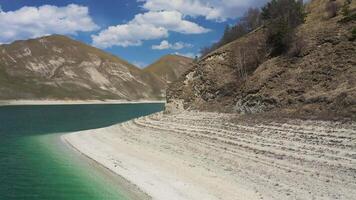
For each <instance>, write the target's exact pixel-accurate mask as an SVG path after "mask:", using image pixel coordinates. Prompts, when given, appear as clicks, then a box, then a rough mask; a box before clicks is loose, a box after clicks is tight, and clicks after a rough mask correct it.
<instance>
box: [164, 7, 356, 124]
mask: <svg viewBox="0 0 356 200" xmlns="http://www.w3.org/2000/svg"><path fill="white" fill-rule="evenodd" d="M326 2H327V1H326V0H314V1H311V2H310V4H309V5H308V11H309V12H308V17H307V19H306V22H305V24H303V25H301V26H300V27H298V29H297V35H298V36H299V38H301V39H300V40H302V41H301V43H302V44H303V45H302V49H301V50H300V52H298V53H297V54H293V55H282V56H279V57H274V58H271V57H269V56H268V54H267V53H266V52H267V51H266V47H265V46H264V33H263V32H264V30H263V28H261V29H259V30H256V31H254V32H252V33H250V34H248V35H247V36H245V37H243V38H240V39H238V40H236V41H234V42H232V43H230V44H228V45H226V46H224V47H222V48H220V49H218V50H217V51H215V52H213V53H211V54H209V55H207V56H206V57H204V58H202V59H201V60H200V61H199V62H198V63H197V64H196V65H195V66H194V68H193V69H192V70H190V71H189V72H187V73H186V74H185V75H184V76H183V77H181V79H180V80H179V81H178V82H176V83H175V84H172V85H171V86H170V88H169V90H168V91H167V102H168V104H169V105H168V106H167V111H169V109H171V108H172V107H177V105H176V103H177V102H180V104H179V105H180V106H181V107H183V108H184V109H185V110H207V111H223V112H238V113H260V112H266V111H273V110H278V111H279V112H280V113H281V112H283V113H286V114H291V115H293V116H302V115H303V116H319V117H331V116H335V117H351V118H356V41H355V40H351V30H352V28H353V27H355V26H356V21H352V20H349V21H347V22H342V21H343V20H342V19H343V18H344V16H342V15H341V14H339V15H337V16H336V17H334V18H331V19H330V18H326V17H325V16H326V14H325V12H324V8H325V4H326ZM339 3H340V4H341V3H343V1H340V2H339ZM355 8H356V2H355V1H353V2H352V5H351V10H352V12H355Z"/></svg>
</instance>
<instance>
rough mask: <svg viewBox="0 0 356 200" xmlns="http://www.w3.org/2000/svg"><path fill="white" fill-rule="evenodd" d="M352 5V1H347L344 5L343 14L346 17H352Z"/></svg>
mask: <svg viewBox="0 0 356 200" xmlns="http://www.w3.org/2000/svg"><path fill="white" fill-rule="evenodd" d="M350 4H351V0H346V1H345V3H344V5H343V6H342V9H341V13H342V15H343V16H345V17H346V16H349V15H350Z"/></svg>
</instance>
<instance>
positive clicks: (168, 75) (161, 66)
mask: <svg viewBox="0 0 356 200" xmlns="http://www.w3.org/2000/svg"><path fill="white" fill-rule="evenodd" d="M192 63H193V59H191V58H187V57H184V56H179V55H166V56H164V57H162V58H160V59H159V60H157V61H156V62H154V63H153V64H151V65H149V66H148V67H146V68H145V69H144V71H145V72H149V73H153V74H155V75H156V76H158V77H159V78H160V79H162V80H164V81H165V82H166V83H167V84H169V83H171V82H174V81H176V80H178V78H179V77H180V76H181V75H182V74H184V73H185V72H186V71H187V70H188V69H190V68H191V65H192Z"/></svg>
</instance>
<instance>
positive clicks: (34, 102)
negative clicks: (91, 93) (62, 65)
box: [0, 100, 165, 106]
mask: <svg viewBox="0 0 356 200" xmlns="http://www.w3.org/2000/svg"><path fill="white" fill-rule="evenodd" d="M135 103H165V101H156V100H139V101H123V100H103V101H100V100H86V101H80V100H78V101H76V100H0V106H13V105H82V104H83V105H84V104H135Z"/></svg>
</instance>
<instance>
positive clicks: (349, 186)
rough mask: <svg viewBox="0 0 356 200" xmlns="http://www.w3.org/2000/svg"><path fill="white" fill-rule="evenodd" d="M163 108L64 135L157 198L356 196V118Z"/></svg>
mask: <svg viewBox="0 0 356 200" xmlns="http://www.w3.org/2000/svg"><path fill="white" fill-rule="evenodd" d="M233 118H234V117H233V116H232V115H227V114H216V113H194V112H189V113H188V112H187V113H180V114H170V115H163V114H162V113H159V114H154V115H151V116H147V117H143V118H139V119H135V120H133V121H129V122H126V123H123V124H118V125H115V126H111V127H108V128H103V129H96V130H89V131H83V132H77V133H71V134H67V135H64V136H63V139H64V140H65V141H67V142H68V143H69V144H71V145H72V146H73V147H74V148H75V149H77V150H78V151H80V152H81V153H83V154H84V155H86V156H87V157H89V158H91V159H93V160H95V161H97V162H98V163H100V164H101V165H103V166H104V167H106V168H108V169H110V170H111V171H113V172H114V173H116V174H118V175H120V176H121V177H123V178H125V179H126V180H128V181H130V182H131V183H133V184H135V185H136V186H137V187H139V188H140V189H141V190H142V191H143V192H144V193H146V194H148V195H150V196H151V197H152V198H153V199H157V200H167V199H169V200H184V199H189V200H202V199H204V200H210V199H211V200H213V199H214V200H215V199H226V200H240V199H241V200H253V199H280V200H286V199H350V200H351V199H355V198H356V190H355V188H356V123H355V122H353V123H338V122H325V121H302V120H287V121H286V122H283V123H282V122H273V121H269V122H254V123H251V122H241V121H237V120H233Z"/></svg>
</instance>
